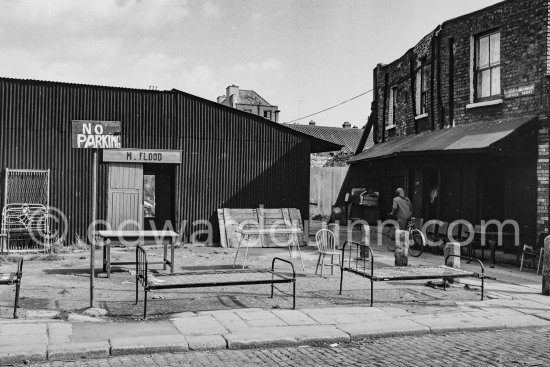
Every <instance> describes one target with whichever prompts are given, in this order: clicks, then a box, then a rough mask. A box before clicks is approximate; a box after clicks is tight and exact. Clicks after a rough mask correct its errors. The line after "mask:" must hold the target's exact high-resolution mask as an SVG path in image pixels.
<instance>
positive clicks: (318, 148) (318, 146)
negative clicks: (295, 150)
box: [0, 76, 341, 153]
mask: <svg viewBox="0 0 550 367" xmlns="http://www.w3.org/2000/svg"><path fill="white" fill-rule="evenodd" d="M0 81H1V82H11V83H17V84H19V85H43V86H58V87H64V88H71V89H75V88H86V89H89V90H98V91H99V90H110V91H122V92H130V93H139V94H144V95H145V94H146V95H176V94H177V95H182V96H185V97H186V98H189V99H191V100H195V101H197V102H199V103H202V104H204V105H205V106H209V107H211V108H213V109H218V110H225V111H227V112H230V113H232V114H235V115H240V116H242V117H246V119H248V120H251V121H254V122H256V123H259V124H267V125H270V127H271V128H273V129H278V130H285V131H287V132H289V133H290V134H292V135H297V136H300V137H301V138H305V139H308V140H310V141H311V147H310V149H311V150H310V152H311V153H318V152H328V151H333V150H337V149H340V147H341V146H340V145H338V144H335V143H333V142H331V141H326V140H323V139H320V138H316V137H314V136H311V135H308V134H305V133H302V132H300V131H297V130H294V129H290V128H289V127H288V126H285V125H283V124H279V123H276V122H272V121H270V120H268V119H265V118H263V117H260V116H256V115H254V114H251V113H248V112H243V111H240V110H238V109H235V108H232V107H229V106H225V105H222V104H220V103H216V102H214V101H211V100H208V99H205V98H202V97H199V96H196V95H193V94H189V93H186V92H183V91H180V90H178V89H175V88H174V89H172V90H150V89H139V88H128V87H115V86H105V85H94V84H83V83H69V82H59V81H47V80H36V79H17V78H9V77H1V76H0Z"/></svg>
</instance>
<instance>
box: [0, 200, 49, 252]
mask: <svg viewBox="0 0 550 367" xmlns="http://www.w3.org/2000/svg"><path fill="white" fill-rule="evenodd" d="M49 222H50V217H49V212H48V208H47V207H46V206H44V205H42V204H33V203H11V204H7V205H5V206H4V207H3V208H2V225H1V227H0V252H6V253H9V252H10V251H11V252H33V251H37V248H39V246H38V244H37V248H33V249H28V248H27V249H25V250H21V249H15V250H14V249H12V247H11V245H10V243H11V242H12V241H23V240H25V241H31V240H33V242H36V241H35V240H36V239H37V237H40V239H42V240H43V241H44V243H43V245H44V250H46V249H47V250H50V249H51V243H50V241H51V238H50V235H51V233H50V223H49Z"/></svg>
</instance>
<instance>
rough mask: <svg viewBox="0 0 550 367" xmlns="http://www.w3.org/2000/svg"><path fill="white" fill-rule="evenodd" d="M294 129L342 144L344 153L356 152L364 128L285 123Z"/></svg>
mask: <svg viewBox="0 0 550 367" xmlns="http://www.w3.org/2000/svg"><path fill="white" fill-rule="evenodd" d="M284 125H285V126H288V127H290V128H291V129H293V130H296V131H299V132H301V133H304V134H307V135H310V136H313V137H315V138H317V139H321V140H326V141H330V142H332V143H334V144H338V145H341V146H342V149H341V151H342V152H344V153H350V152H351V153H355V150H356V149H357V146H358V145H359V141H360V140H361V136H362V135H363V132H364V131H365V130H364V129H356V128H343V127H332V126H316V125H313V126H312V125H293V124H284Z"/></svg>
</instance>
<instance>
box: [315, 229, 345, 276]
mask: <svg viewBox="0 0 550 367" xmlns="http://www.w3.org/2000/svg"><path fill="white" fill-rule="evenodd" d="M315 242H316V243H317V248H318V250H319V258H318V259H317V266H316V267H315V275H317V271H318V270H319V265H320V266H321V276H322V275H323V267H325V266H330V275H333V274H334V267H335V266H338V267H340V266H342V259H341V258H340V251H339V250H338V249H337V245H336V236H335V234H334V232H332V231H331V230H330V229H321V230H319V231H318V232H317V233H316V234H315ZM326 255H330V259H331V261H330V264H325V256H326ZM334 255H336V256H338V264H335V263H334Z"/></svg>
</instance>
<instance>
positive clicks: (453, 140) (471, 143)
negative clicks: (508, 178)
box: [348, 115, 537, 163]
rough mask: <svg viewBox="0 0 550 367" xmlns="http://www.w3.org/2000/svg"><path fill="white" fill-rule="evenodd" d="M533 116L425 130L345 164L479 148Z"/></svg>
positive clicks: (368, 152)
mask: <svg viewBox="0 0 550 367" xmlns="http://www.w3.org/2000/svg"><path fill="white" fill-rule="evenodd" d="M536 118H537V117H536V116H532V115H527V116H521V117H515V118H508V119H501V120H493V121H486V122H476V123H472V124H464V125H459V126H455V127H453V128H449V129H444V130H436V131H426V132H423V133H420V134H416V135H408V136H403V137H398V138H395V139H392V140H390V141H388V142H385V143H380V144H375V145H374V146H373V147H372V148H370V149H367V150H365V151H363V152H361V153H359V154H357V155H356V156H354V157H353V158H351V159H350V160H349V161H348V163H357V162H362V161H368V160H371V159H380V158H388V157H394V156H398V155H410V154H418V153H424V152H439V153H445V152H449V153H450V152H456V151H462V150H469V151H483V150H487V149H489V148H491V147H492V146H493V145H494V144H496V143H497V142H499V141H500V140H502V139H504V138H505V137H507V136H509V135H510V134H512V133H513V132H514V131H515V130H517V129H518V128H519V127H521V126H523V125H525V124H526V123H528V122H529V121H532V120H535V119H536Z"/></svg>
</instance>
